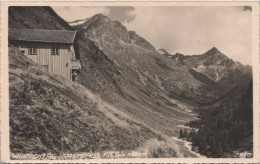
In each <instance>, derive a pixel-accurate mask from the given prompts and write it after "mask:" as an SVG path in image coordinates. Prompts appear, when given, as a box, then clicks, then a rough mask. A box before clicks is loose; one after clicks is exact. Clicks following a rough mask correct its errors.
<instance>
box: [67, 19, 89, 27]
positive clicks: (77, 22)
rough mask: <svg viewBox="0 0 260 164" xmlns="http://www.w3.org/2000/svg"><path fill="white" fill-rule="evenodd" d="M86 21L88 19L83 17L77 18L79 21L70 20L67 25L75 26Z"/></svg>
mask: <svg viewBox="0 0 260 164" xmlns="http://www.w3.org/2000/svg"><path fill="white" fill-rule="evenodd" d="M87 21H88V19H83V20H79V21H74V22H70V23H69V25H71V26H77V25H81V24H83V23H85V22H87Z"/></svg>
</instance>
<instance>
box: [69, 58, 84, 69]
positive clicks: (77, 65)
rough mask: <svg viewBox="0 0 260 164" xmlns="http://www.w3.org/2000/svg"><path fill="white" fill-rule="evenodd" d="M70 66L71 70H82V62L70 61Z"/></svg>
mask: <svg viewBox="0 0 260 164" xmlns="http://www.w3.org/2000/svg"><path fill="white" fill-rule="evenodd" d="M70 65H71V69H81V65H80V62H79V60H77V59H72V60H70Z"/></svg>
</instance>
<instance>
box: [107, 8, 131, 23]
mask: <svg viewBox="0 0 260 164" xmlns="http://www.w3.org/2000/svg"><path fill="white" fill-rule="evenodd" d="M107 8H109V9H110V13H109V15H108V17H110V18H111V19H112V20H118V21H120V22H132V21H133V20H134V18H135V15H134V14H132V13H133V11H134V7H132V6H109V7H107Z"/></svg>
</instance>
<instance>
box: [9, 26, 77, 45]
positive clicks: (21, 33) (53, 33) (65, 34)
mask: <svg viewBox="0 0 260 164" xmlns="http://www.w3.org/2000/svg"><path fill="white" fill-rule="evenodd" d="M75 36H76V31H67V30H46V29H9V35H8V37H9V40H16V41H33V42H49V43H68V44H72V43H74V40H75Z"/></svg>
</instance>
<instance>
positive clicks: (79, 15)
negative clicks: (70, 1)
mask: <svg viewBox="0 0 260 164" xmlns="http://www.w3.org/2000/svg"><path fill="white" fill-rule="evenodd" d="M52 8H53V10H55V12H56V13H57V14H58V15H59V16H61V17H62V18H63V19H65V20H66V21H68V22H71V21H74V20H80V19H86V18H89V17H92V16H93V15H95V14H104V15H109V14H110V9H109V8H107V7H103V6H91V7H90V6H73V7H67V6H52Z"/></svg>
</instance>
